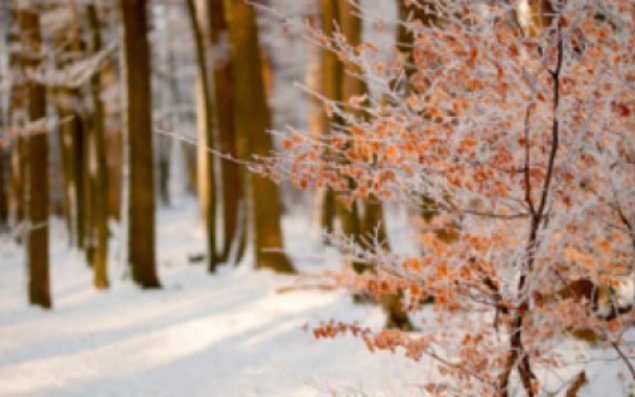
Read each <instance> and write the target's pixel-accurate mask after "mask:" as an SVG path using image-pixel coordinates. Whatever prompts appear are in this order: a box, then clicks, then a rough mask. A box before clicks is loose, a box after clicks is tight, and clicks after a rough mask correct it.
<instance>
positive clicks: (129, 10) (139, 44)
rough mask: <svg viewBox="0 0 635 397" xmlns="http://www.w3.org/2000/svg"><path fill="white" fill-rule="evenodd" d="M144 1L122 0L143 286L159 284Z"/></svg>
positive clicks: (135, 252) (133, 211)
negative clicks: (156, 257)
mask: <svg viewBox="0 0 635 397" xmlns="http://www.w3.org/2000/svg"><path fill="white" fill-rule="evenodd" d="M146 5H147V1H146V0H120V2H119V6H120V9H121V15H122V22H123V41H124V42H123V46H124V54H123V56H124V65H125V79H124V80H125V96H126V109H125V112H126V115H125V128H124V129H125V141H126V142H125V144H126V146H127V158H126V162H127V164H128V171H129V177H128V180H127V181H124V183H127V184H128V193H129V199H128V203H127V206H128V207H127V208H124V211H128V222H129V224H128V230H127V233H128V251H129V257H128V261H129V264H130V266H131V267H132V278H133V280H134V281H135V282H136V283H137V284H139V285H140V286H141V287H143V288H158V287H160V283H159V279H158V277H157V273H156V263H155V261H156V259H155V214H154V212H155V199H154V195H155V192H154V169H153V164H154V163H153V144H152V142H153V138H152V99H151V89H150V46H149V44H148V38H147V34H148V17H147V10H146Z"/></svg>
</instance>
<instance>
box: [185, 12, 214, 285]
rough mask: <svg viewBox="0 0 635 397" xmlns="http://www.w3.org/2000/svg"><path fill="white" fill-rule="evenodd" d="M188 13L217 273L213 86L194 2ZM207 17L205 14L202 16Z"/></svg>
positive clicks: (202, 175)
mask: <svg viewBox="0 0 635 397" xmlns="http://www.w3.org/2000/svg"><path fill="white" fill-rule="evenodd" d="M187 8H188V14H189V16H190V23H191V25H192V31H193V33H194V43H195V45H196V62H197V71H198V79H199V90H200V93H199V96H200V99H199V101H200V102H199V105H198V108H199V113H200V115H199V119H200V122H201V125H200V127H199V128H200V130H201V132H199V140H198V148H199V151H198V155H199V156H200V157H202V159H200V160H199V164H201V165H202V166H201V167H200V168H199V170H198V172H199V175H198V178H199V189H201V190H199V199H200V200H201V203H202V206H203V216H204V217H205V228H206V231H207V268H208V270H209V271H210V272H214V271H216V261H217V254H216V183H215V180H216V176H215V172H214V168H215V167H214V161H215V160H214V155H213V153H212V152H211V150H212V149H213V148H214V147H215V145H214V130H213V118H214V113H213V108H212V93H211V84H210V81H209V78H208V71H209V69H208V66H207V55H206V51H205V47H206V45H205V44H206V43H207V41H205V40H204V36H203V29H202V27H201V24H200V22H199V18H198V17H197V11H196V5H195V3H194V0H187ZM203 15H205V14H203Z"/></svg>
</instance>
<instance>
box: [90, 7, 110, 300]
mask: <svg viewBox="0 0 635 397" xmlns="http://www.w3.org/2000/svg"><path fill="white" fill-rule="evenodd" d="M86 15H87V19H88V25H89V27H90V31H91V34H92V52H93V53H98V52H99V51H100V50H101V48H102V39H101V32H100V27H99V19H98V15H97V9H96V7H95V4H94V3H92V4H89V5H87V6H86ZM90 94H91V98H92V103H93V117H92V129H91V131H90V135H89V140H90V146H89V148H90V151H89V154H90V156H91V159H90V164H91V169H90V186H91V191H92V196H93V229H92V233H91V236H92V240H93V241H94V242H95V243H94V250H93V253H92V256H91V260H92V265H93V271H94V284H95V287H96V288H97V289H106V288H108V285H109V282H108V267H107V266H108V200H107V194H108V167H107V165H106V140H105V136H104V135H105V132H104V105H103V103H102V100H101V97H100V95H101V72H98V73H97V74H95V75H94V76H93V77H92V78H91V81H90ZM93 167H94V168H93Z"/></svg>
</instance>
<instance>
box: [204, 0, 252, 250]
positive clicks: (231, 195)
mask: <svg viewBox="0 0 635 397" xmlns="http://www.w3.org/2000/svg"><path fill="white" fill-rule="evenodd" d="M208 12H209V25H210V43H211V45H212V47H213V48H214V49H215V51H216V53H215V56H214V57H213V60H214V61H213V62H212V69H213V74H214V91H215V92H214V93H215V103H216V108H217V112H216V117H217V125H218V136H219V148H220V150H221V151H222V152H223V153H225V154H227V155H229V156H231V157H232V158H237V157H238V151H237V147H236V127H235V124H234V105H233V101H234V99H233V92H232V63H231V62H232V61H231V58H230V57H229V56H228V55H229V54H227V53H226V52H227V51H228V49H223V47H222V45H223V37H226V36H227V35H228V27H227V22H226V20H225V6H224V5H223V0H211V1H210V2H209V7H208ZM222 51H225V53H222ZM221 175H222V185H221V189H222V208H223V247H222V250H221V255H220V258H219V260H220V261H222V262H224V261H226V260H227V259H228V258H229V254H230V251H231V249H232V246H233V245H234V244H236V245H237V246H238V247H241V246H244V241H245V239H246V237H245V234H246V231H245V229H246V228H245V227H244V226H243V227H239V214H240V213H241V212H242V213H245V212H246V208H245V198H244V187H243V180H242V179H243V175H242V173H241V171H240V166H239V165H238V164H236V163H235V162H233V161H225V162H223V163H222V164H221ZM240 251H242V250H241V249H238V255H237V258H236V262H238V261H239V260H240V257H241V256H242V253H241V252H240Z"/></svg>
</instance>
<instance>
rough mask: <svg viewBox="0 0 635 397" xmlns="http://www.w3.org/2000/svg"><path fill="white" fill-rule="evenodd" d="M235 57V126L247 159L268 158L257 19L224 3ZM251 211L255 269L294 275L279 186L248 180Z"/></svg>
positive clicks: (238, 1)
mask: <svg viewBox="0 0 635 397" xmlns="http://www.w3.org/2000/svg"><path fill="white" fill-rule="evenodd" d="M224 4H225V12H226V16H227V23H228V26H229V38H230V51H231V57H232V83H233V88H234V93H235V102H234V117H235V118H234V122H235V126H236V134H237V136H238V137H239V138H238V139H239V145H238V147H239V153H240V157H241V158H242V159H243V160H248V159H249V157H250V156H249V154H250V153H253V154H255V155H259V156H267V155H269V154H270V153H271V150H272V146H273V142H272V138H271V135H270V134H269V133H268V130H269V129H270V128H271V116H270V114H269V108H268V105H267V98H266V96H265V87H264V82H263V75H262V74H263V68H262V57H261V52H260V45H259V42H258V30H257V26H256V15H255V12H254V9H253V8H252V6H251V5H249V4H247V3H246V2H244V1H243V0H225V3H224ZM247 180H249V181H250V188H251V191H249V194H250V204H251V206H250V210H251V211H250V212H251V217H250V218H251V220H252V222H253V234H254V249H255V260H256V267H257V268H267V269H272V270H274V271H277V272H284V273H291V272H294V268H293V266H292V265H291V262H290V261H289V259H288V257H287V256H286V254H284V253H283V252H281V251H278V250H282V249H283V248H284V244H283V238H282V230H281V226H280V215H281V205H280V197H279V193H278V187H277V186H276V185H275V184H274V183H273V182H272V181H270V180H269V179H267V178H265V177H263V176H261V175H249V176H248V178H247Z"/></svg>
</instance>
